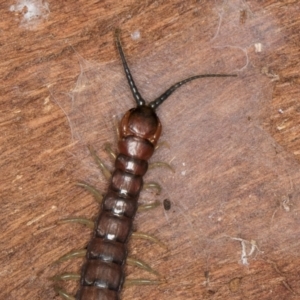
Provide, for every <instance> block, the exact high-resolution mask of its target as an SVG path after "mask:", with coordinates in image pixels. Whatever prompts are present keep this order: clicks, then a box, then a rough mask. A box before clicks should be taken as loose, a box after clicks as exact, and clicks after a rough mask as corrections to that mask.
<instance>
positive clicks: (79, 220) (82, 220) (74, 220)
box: [57, 217, 95, 229]
mask: <svg viewBox="0 0 300 300" xmlns="http://www.w3.org/2000/svg"><path fill="white" fill-rule="evenodd" d="M66 223H78V224H82V225H85V226H87V227H89V228H91V229H94V227H95V224H94V222H93V221H92V220H90V219H86V218H78V217H73V218H66V219H62V220H59V221H57V224H66Z"/></svg>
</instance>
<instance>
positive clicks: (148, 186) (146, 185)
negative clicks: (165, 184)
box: [143, 181, 162, 195]
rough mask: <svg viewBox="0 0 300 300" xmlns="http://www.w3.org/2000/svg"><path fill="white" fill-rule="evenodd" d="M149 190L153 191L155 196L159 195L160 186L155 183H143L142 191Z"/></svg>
mask: <svg viewBox="0 0 300 300" xmlns="http://www.w3.org/2000/svg"><path fill="white" fill-rule="evenodd" d="M149 189H155V190H156V191H157V192H156V194H158V195H159V194H160V192H161V190H162V188H161V186H160V184H158V183H157V182H154V181H153V182H146V183H144V186H143V190H149Z"/></svg>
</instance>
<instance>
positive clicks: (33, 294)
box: [0, 0, 300, 300]
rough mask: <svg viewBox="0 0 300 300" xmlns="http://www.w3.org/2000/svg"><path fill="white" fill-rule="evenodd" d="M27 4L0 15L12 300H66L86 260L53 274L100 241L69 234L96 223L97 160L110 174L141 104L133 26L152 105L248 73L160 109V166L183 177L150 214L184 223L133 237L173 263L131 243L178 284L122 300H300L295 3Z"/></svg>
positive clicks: (4, 262)
mask: <svg viewBox="0 0 300 300" xmlns="http://www.w3.org/2000/svg"><path fill="white" fill-rule="evenodd" d="M27 3H29V2H27ZM30 3H31V4H32V5H29V4H27V5H28V6H27V7H24V5H22V2H21V1H19V2H15V3H14V2H7V1H5V2H4V1H2V3H1V15H2V18H1V20H2V21H1V36H0V42H1V48H0V49H1V56H0V57H1V62H0V70H1V82H2V85H1V104H0V105H1V153H0V155H1V157H0V164H1V181H0V182H1V188H0V191H1V195H0V201H1V218H0V222H1V227H0V228H1V233H0V235H1V239H0V250H1V254H0V261H1V271H0V278H1V285H0V286H1V289H0V298H1V299H6V300H9V299H20V300H21V299H22V300H27V299H31V300H32V299H43V300H46V299H47V300H49V299H59V296H58V295H56V293H55V292H54V289H53V283H52V282H51V281H49V279H48V278H49V277H51V276H54V275H55V274H59V273H61V272H64V271H74V272H75V271H76V272H79V270H80V265H81V263H82V262H81V260H74V261H71V262H68V263H64V264H61V265H53V262H54V261H55V260H56V259H57V258H58V257H60V256H61V255H63V254H64V253H66V252H68V251H71V250H72V249H78V248H83V247H85V245H86V244H87V241H88V239H89V237H90V231H89V230H88V229H87V228H83V227H82V226H80V225H59V226H57V225H56V221H57V220H59V219H63V218H64V217H69V216H86V217H90V218H92V217H93V216H95V215H96V214H97V211H98V208H97V204H95V203H94V201H93V199H92V197H91V196H90V195H88V194H87V193H86V192H85V191H83V190H81V189H80V188H79V187H76V186H75V183H76V181H77V180H80V179H82V180H87V181H89V182H91V183H93V184H96V185H97V186H98V187H99V189H102V190H105V185H106V182H105V180H104V179H103V178H102V176H101V174H100V172H98V171H97V169H96V168H95V166H94V164H93V161H92V159H91V158H90V157H89V155H88V153H87V151H86V148H85V147H84V145H85V144H86V143H92V144H93V145H94V147H95V148H96V149H97V150H98V153H99V155H100V156H101V157H104V159H105V161H106V162H107V164H111V162H110V160H109V158H108V156H107V154H105V153H104V152H103V147H102V145H103V143H104V142H114V141H115V135H114V133H113V132H114V126H115V125H114V124H113V123H114V122H113V121H112V120H113V118H112V116H113V115H115V114H122V113H123V112H125V111H126V110H127V109H129V108H131V106H132V105H133V100H132V98H131V95H130V92H129V91H128V87H127V84H126V80H125V78H124V75H123V73H122V70H121V68H120V60H119V57H118V55H117V53H116V50H115V46H114V43H113V29H114V28H116V27H120V28H121V29H122V42H123V45H124V48H125V52H126V55H127V57H128V60H129V64H130V66H131V69H132V72H133V74H134V77H135V81H136V83H137V85H138V87H140V92H141V93H142V94H143V95H145V98H146V100H151V99H154V98H155V97H156V96H158V95H159V94H160V93H162V92H163V91H164V90H165V89H166V88H167V87H169V86H170V85H171V84H173V83H175V82H176V81H179V80H181V79H183V78H185V77H188V76H192V75H196V74H199V73H200V74H201V73H236V74H238V77H237V78H227V79H217V78H215V79H203V80H199V81H197V82H193V83H191V84H189V85H188V86H185V87H182V88H181V89H180V90H178V91H177V92H176V93H175V94H174V95H173V96H172V97H171V98H170V99H168V101H167V102H166V103H164V104H163V105H162V106H161V107H160V108H159V110H158V115H159V116H160V118H161V121H162V124H163V129H164V132H163V136H162V140H164V141H167V143H168V144H169V146H170V147H169V149H168V148H167V147H162V148H161V149H159V150H158V151H157V154H155V156H154V158H153V161H162V160H164V161H167V162H170V163H171V164H172V166H173V167H174V168H175V170H176V172H175V173H174V174H173V173H172V172H170V171H168V170H165V169H155V170H153V171H152V170H151V171H150V172H149V176H148V177H147V178H148V180H157V181H159V182H160V183H161V184H162V186H163V191H162V194H161V195H159V196H154V195H153V193H152V194H151V193H146V194H144V196H143V199H146V200H152V199H154V198H156V199H159V200H160V201H161V202H162V201H163V199H165V198H168V199H170V201H171V202H172V208H171V210H169V211H164V210H163V207H162V206H161V207H159V208H157V209H156V210H154V211H151V212H146V213H141V214H139V216H138V217H137V220H136V228H137V229H138V230H140V231H144V232H149V233H151V234H153V235H155V236H157V237H158V238H160V239H161V240H162V241H164V242H165V243H166V244H167V246H168V250H164V249H162V248H160V247H159V246H158V245H153V244H150V243H147V242H144V241H132V242H131V243H130V255H131V256H133V257H139V258H142V259H143V260H145V261H148V262H149V263H150V264H151V265H152V266H153V267H154V268H155V269H156V270H158V271H159V272H160V273H161V274H162V275H163V276H164V277H165V278H166V283H165V284H163V285H161V286H155V287H153V286H150V287H149V286H148V287H130V288H125V289H124V291H123V293H122V300H126V299H135V300H138V299H144V298H146V299H149V300H151V299H161V300H166V299H168V300H169V299H174V300H181V299H194V300H196V299H272V300H273V299H278V300H279V299H280V300H282V299H286V300H287V299H299V298H300V287H299V264H300V255H299V246H300V245H299V234H300V218H299V209H300V204H299V195H300V189H299V186H300V184H299V183H300V176H299V158H300V151H299V147H300V139H299V133H298V131H299V112H300V109H299V101H298V99H299V84H300V82H299V75H298V72H299V61H300V59H299V47H300V44H299V29H300V28H299V13H300V4H299V3H298V1H288V0H287V1H233V0H229V1H127V0H125V1H94V2H92V1H68V0H67V1H50V2H47V1H43V2H42V1H30ZM33 8H35V9H36V10H35V11H34V14H32V15H31V12H32V9H33ZM80 67H81V68H80ZM79 75H80V76H79ZM72 101H73V102H72ZM72 104H73V110H72V111H70V107H71V106H72ZM62 108H63V109H64V110H65V113H66V114H67V116H66V115H65V113H64V111H63V110H62ZM71 108H72V107H71ZM68 120H69V121H71V123H69V122H68ZM78 140H79V141H78ZM127 273H128V276H129V277H130V278H145V277H151V278H153V277H152V276H151V275H148V274H147V273H143V272H142V271H138V270H136V269H133V268H128V270H127ZM61 286H64V287H65V288H66V289H68V290H69V291H70V293H73V294H75V291H76V289H77V286H76V284H75V283H74V284H62V285H61Z"/></svg>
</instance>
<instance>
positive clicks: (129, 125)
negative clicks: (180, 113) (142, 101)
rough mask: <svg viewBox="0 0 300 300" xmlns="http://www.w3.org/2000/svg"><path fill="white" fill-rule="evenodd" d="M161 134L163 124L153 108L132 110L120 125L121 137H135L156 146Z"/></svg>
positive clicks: (146, 107)
mask: <svg viewBox="0 0 300 300" xmlns="http://www.w3.org/2000/svg"><path fill="white" fill-rule="evenodd" d="M160 134H161V123H160V121H159V118H158V117H157V115H156V113H155V111H154V109H153V108H151V107H149V106H145V105H141V106H138V107H135V108H132V109H130V110H129V111H128V112H127V113H126V114H125V115H124V117H123V119H122V121H121V123H120V137H121V138H124V137H127V136H135V137H139V138H142V139H146V140H148V141H149V142H150V143H151V144H153V145H154V146H155V145H156V143H157V141H158V139H159V137H160Z"/></svg>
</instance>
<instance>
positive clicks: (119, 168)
mask: <svg viewBox="0 0 300 300" xmlns="http://www.w3.org/2000/svg"><path fill="white" fill-rule="evenodd" d="M115 38H116V46H117V49H118V52H119V54H120V56H121V59H122V63H123V67H124V71H125V75H126V78H127V81H128V84H129V87H130V89H131V92H132V95H133V97H134V99H135V102H136V105H137V106H136V107H135V108H132V109H131V110H129V111H128V112H127V113H126V114H125V115H124V117H123V119H122V121H121V123H120V128H119V143H118V150H119V154H118V156H117V158H116V161H115V170H114V172H113V174H112V177H111V180H110V184H109V187H108V191H107V193H106V195H105V196H104V199H103V202H102V206H101V210H100V213H99V216H98V219H97V222H96V226H95V230H94V234H93V237H92V239H91V241H90V242H89V244H88V247H87V251H86V258H87V261H86V263H85V264H84V266H83V268H82V272H81V279H80V285H81V286H80V289H79V291H78V293H77V296H76V299H77V300H118V299H119V295H120V291H121V289H122V285H123V283H124V265H125V262H126V257H127V242H128V239H129V237H130V234H131V232H132V225H133V220H134V217H135V214H136V211H137V207H138V198H139V195H140V192H141V189H142V187H143V176H144V175H145V173H146V172H147V169H148V160H149V158H150V157H151V156H152V155H153V153H154V150H155V146H156V144H157V141H158V139H159V137H160V134H161V129H162V128H161V123H160V121H159V118H158V117H157V115H156V113H155V109H156V108H157V107H158V106H160V105H161V104H162V103H163V102H164V101H165V100H166V99H167V98H168V97H169V96H170V95H171V94H172V93H173V92H174V91H175V90H176V89H178V88H179V87H181V86H182V85H184V84H186V83H188V82H190V81H192V80H195V79H198V78H204V77H229V76H236V75H228V74H204V75H196V76H192V77H189V78H187V79H184V80H182V81H179V82H177V83H175V84H174V85H172V86H171V87H170V88H169V89H167V90H166V91H165V92H164V93H163V94H162V95H160V96H159V97H158V98H156V99H155V100H153V101H152V102H150V103H149V104H147V105H146V102H145V100H144V99H143V98H142V96H141V95H140V93H139V92H138V89H137V87H136V85H135V83H134V81H133V78H132V76H131V73H130V70H129V68H128V65H127V62H126V59H125V55H124V53H123V50H122V47H121V42H120V38H119V30H116V33H115ZM169 206H170V205H169V204H167V205H166V206H165V209H169ZM75 252H76V251H75ZM83 252H84V253H85V251H84V250H83ZM65 277H68V275H66V276H65V275H61V276H58V277H57V278H58V280H63V279H64V278H65ZM56 290H57V292H58V293H60V295H61V296H63V297H64V298H65V299H74V297H72V296H71V295H69V294H67V293H66V292H65V291H63V290H62V289H60V288H57V289H56Z"/></svg>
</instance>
